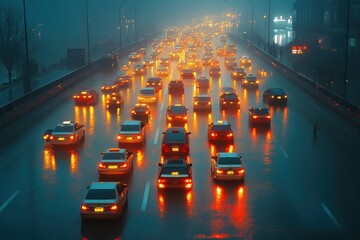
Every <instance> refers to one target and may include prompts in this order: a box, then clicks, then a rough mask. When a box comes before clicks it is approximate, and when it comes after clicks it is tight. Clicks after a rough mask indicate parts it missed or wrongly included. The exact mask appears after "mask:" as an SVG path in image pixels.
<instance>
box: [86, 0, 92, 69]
mask: <svg viewBox="0 0 360 240" xmlns="http://www.w3.org/2000/svg"><path fill="white" fill-rule="evenodd" d="M86 37H87V50H88V51H87V52H88V65H89V66H91V60H90V38H89V10H88V0H86Z"/></svg>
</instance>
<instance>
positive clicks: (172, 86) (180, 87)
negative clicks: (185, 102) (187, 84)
mask: <svg viewBox="0 0 360 240" xmlns="http://www.w3.org/2000/svg"><path fill="white" fill-rule="evenodd" d="M184 89H185V88H184V83H183V81H181V80H171V81H170V82H169V85H168V90H169V91H168V92H169V94H171V95H176V94H179V95H183V94H184Z"/></svg>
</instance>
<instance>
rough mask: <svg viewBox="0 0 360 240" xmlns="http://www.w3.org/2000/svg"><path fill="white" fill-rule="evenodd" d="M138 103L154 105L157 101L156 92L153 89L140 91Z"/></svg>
mask: <svg viewBox="0 0 360 240" xmlns="http://www.w3.org/2000/svg"><path fill="white" fill-rule="evenodd" d="M138 100H139V102H140V103H154V102H156V101H157V96H156V91H155V89H154V88H153V87H146V88H142V89H140V94H139V96H138Z"/></svg>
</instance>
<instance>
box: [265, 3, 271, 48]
mask: <svg viewBox="0 0 360 240" xmlns="http://www.w3.org/2000/svg"><path fill="white" fill-rule="evenodd" d="M268 3H269V5H268V10H269V12H268V29H267V31H268V32H267V35H268V37H267V44H266V46H267V50H268V52H269V44H270V18H271V17H270V16H271V15H270V5H271V3H270V0H268Z"/></svg>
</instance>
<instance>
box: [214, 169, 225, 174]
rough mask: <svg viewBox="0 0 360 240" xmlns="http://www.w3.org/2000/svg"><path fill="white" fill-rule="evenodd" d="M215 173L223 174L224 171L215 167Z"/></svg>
mask: <svg viewBox="0 0 360 240" xmlns="http://www.w3.org/2000/svg"><path fill="white" fill-rule="evenodd" d="M216 173H217V174H223V173H224V170H221V169H216Z"/></svg>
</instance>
